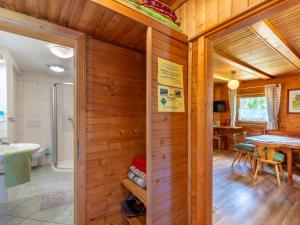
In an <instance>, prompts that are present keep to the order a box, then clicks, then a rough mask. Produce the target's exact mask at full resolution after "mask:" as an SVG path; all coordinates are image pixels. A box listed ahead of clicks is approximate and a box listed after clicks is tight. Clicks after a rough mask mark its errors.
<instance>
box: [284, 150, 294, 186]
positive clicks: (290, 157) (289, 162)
mask: <svg viewBox="0 0 300 225" xmlns="http://www.w3.org/2000/svg"><path fill="white" fill-rule="evenodd" d="M286 154H287V171H288V183H289V184H290V185H292V184H293V151H292V149H288V151H287V152H286Z"/></svg>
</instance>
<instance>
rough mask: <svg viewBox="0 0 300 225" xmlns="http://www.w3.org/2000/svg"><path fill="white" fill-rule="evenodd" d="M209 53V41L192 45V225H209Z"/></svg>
mask: <svg viewBox="0 0 300 225" xmlns="http://www.w3.org/2000/svg"><path fill="white" fill-rule="evenodd" d="M204 46H206V47H204ZM212 50H213V46H212V42H207V43H206V42H205V40H204V38H203V37H202V38H199V39H198V40H196V41H194V42H193V43H192V52H193V55H192V65H193V69H192V87H191V88H192V100H191V101H192V114H191V116H192V118H191V121H192V124H191V136H192V140H191V152H192V153H191V154H192V162H191V164H192V184H191V186H192V201H191V204H192V206H191V208H192V225H200V224H201V225H210V224H212V217H211V215H212V141H211V140H212V138H213V135H212V131H213V130H212V121H213V113H212V112H213V104H211V103H212V101H213V84H212V77H209V76H212V71H209V69H208V68H207V67H206V66H205V63H207V64H210V63H211V62H210V60H211V58H212V57H210V58H205V54H206V53H207V54H212ZM204 62H205V63H204ZM206 74H208V75H209V76H206ZM207 112H211V113H207Z"/></svg>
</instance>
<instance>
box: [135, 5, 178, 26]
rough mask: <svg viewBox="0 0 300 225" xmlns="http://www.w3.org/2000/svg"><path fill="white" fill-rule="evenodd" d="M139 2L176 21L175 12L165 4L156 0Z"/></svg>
mask: <svg viewBox="0 0 300 225" xmlns="http://www.w3.org/2000/svg"><path fill="white" fill-rule="evenodd" d="M139 4H140V5H143V6H145V7H148V8H151V9H153V10H155V11H157V12H159V13H160V14H163V15H165V16H167V17H168V18H170V19H171V20H172V21H173V22H176V20H177V16H176V14H175V12H174V11H173V10H172V9H171V8H170V7H169V6H167V5H165V4H163V3H162V2H160V1H158V0H139Z"/></svg>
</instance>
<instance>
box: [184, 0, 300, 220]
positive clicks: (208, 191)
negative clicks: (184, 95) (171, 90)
mask: <svg viewBox="0 0 300 225" xmlns="http://www.w3.org/2000/svg"><path fill="white" fill-rule="evenodd" d="M296 4H299V0H268V1H263V2H261V3H258V4H255V5H254V6H252V7H250V8H249V9H248V10H246V11H245V12H243V13H240V14H238V15H237V16H234V17H232V18H230V19H228V20H226V21H224V22H223V23H221V24H219V25H217V26H215V27H213V28H211V29H209V30H206V31H205V32H202V33H200V34H198V35H196V36H194V37H192V38H191V39H190V46H191V47H190V55H191V56H192V55H194V54H193V52H194V51H196V52H197V59H192V58H190V59H189V63H190V67H191V66H192V65H193V66H194V65H196V66H197V69H196V70H195V71H194V70H193V71H190V74H191V75H190V76H191V78H190V79H191V81H190V82H191V86H190V89H193V90H194V93H193V94H192V97H191V102H193V104H191V109H190V114H191V116H192V119H191V122H196V123H197V125H196V126H195V127H194V128H193V126H191V125H190V127H191V129H190V130H189V132H190V135H189V142H190V143H191V144H189V148H190V151H191V154H192V155H194V156H195V157H194V158H192V159H191V160H192V161H191V164H190V165H189V167H190V169H191V168H195V169H196V170H197V172H196V176H195V177H192V178H191V182H192V184H191V185H195V186H194V187H192V189H194V190H196V191H195V192H196V193H195V196H194V200H193V199H191V200H190V202H191V203H189V204H191V205H193V206H189V208H190V209H191V210H192V208H193V207H195V213H194V214H195V215H194V217H192V214H193V212H192V213H191V215H190V216H189V218H190V221H189V224H193V225H212V223H213V220H212V219H213V217H212V195H213V184H212V177H213V157H212V153H213V146H212V139H213V126H212V124H213V113H212V112H213V107H212V105H213V104H212V102H213V73H212V72H213V71H212V58H213V41H214V40H215V39H217V38H219V37H222V36H224V35H226V34H229V33H232V32H234V31H237V30H239V29H242V28H243V27H246V26H249V25H251V24H253V23H255V22H258V21H260V20H262V19H264V18H267V17H270V16H271V15H274V14H277V13H280V12H282V11H284V10H286V9H288V8H290V7H292V6H295V5H296ZM195 43H196V44H197V45H195V46H197V49H193V45H194V44H195ZM193 139H196V141H195V142H194V143H196V144H195V145H193V144H192V143H193V142H192V140H193ZM193 159H195V160H193ZM193 179H194V180H193ZM190 198H191V197H190ZM193 201H195V203H194V204H193ZM194 205H195V206H194Z"/></svg>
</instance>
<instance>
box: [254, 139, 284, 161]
mask: <svg viewBox="0 0 300 225" xmlns="http://www.w3.org/2000/svg"><path fill="white" fill-rule="evenodd" d="M278 148H280V145H277V144H267V143H264V144H256V146H255V150H256V151H257V152H258V154H259V158H260V159H263V160H268V161H273V159H274V155H275V153H276V149H278Z"/></svg>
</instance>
